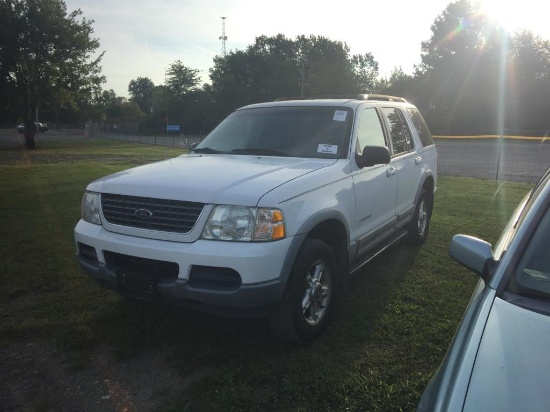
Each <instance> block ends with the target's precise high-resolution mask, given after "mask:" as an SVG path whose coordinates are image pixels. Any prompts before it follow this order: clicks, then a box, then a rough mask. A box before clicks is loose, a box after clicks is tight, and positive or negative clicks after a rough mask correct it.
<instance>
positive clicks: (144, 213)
mask: <svg viewBox="0 0 550 412" xmlns="http://www.w3.org/2000/svg"><path fill="white" fill-rule="evenodd" d="M134 214H135V215H136V216H137V217H139V218H140V219H150V218H152V217H153V212H151V211H150V210H149V209H137V210H136V211H135V212H134Z"/></svg>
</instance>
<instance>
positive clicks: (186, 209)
mask: <svg viewBox="0 0 550 412" xmlns="http://www.w3.org/2000/svg"><path fill="white" fill-rule="evenodd" d="M101 208H102V210H103V216H104V217H105V219H106V220H107V222H109V223H112V224H115V225H121V226H128V227H135V228H139V229H149V230H158V231H162V232H173V233H188V232H190V231H191V229H193V227H194V226H195V223H196V222H197V219H198V218H199V216H200V214H201V212H202V209H203V208H204V204H202V203H196V202H183V201H180V200H167V199H154V198H151V197H138V196H125V195H114V194H110V193H103V194H102V195H101Z"/></svg>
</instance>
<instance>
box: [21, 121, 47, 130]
mask: <svg viewBox="0 0 550 412" xmlns="http://www.w3.org/2000/svg"><path fill="white" fill-rule="evenodd" d="M34 127H35V131H36V132H39V133H44V132H46V131H47V130H48V124H47V123H40V122H35V123H34ZM16 129H17V132H18V133H25V124H24V123H19V124H18V125H17V126H16Z"/></svg>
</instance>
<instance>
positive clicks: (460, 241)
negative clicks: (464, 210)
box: [449, 235, 496, 282]
mask: <svg viewBox="0 0 550 412" xmlns="http://www.w3.org/2000/svg"><path fill="white" fill-rule="evenodd" d="M449 255H450V256H451V258H453V259H454V260H456V261H457V262H458V263H460V264H461V265H463V266H465V267H467V268H468V269H470V270H472V271H474V272H475V273H477V274H478V275H479V276H481V278H482V279H483V280H484V281H485V282H487V281H488V280H489V278H490V277H491V276H492V274H493V271H494V269H495V266H496V261H495V260H494V259H493V250H492V247H491V244H490V243H488V242H486V241H484V240H481V239H478V238H475V237H472V236H466V235H455V236H453V239H452V240H451V245H450V247H449Z"/></svg>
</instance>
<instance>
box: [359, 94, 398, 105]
mask: <svg viewBox="0 0 550 412" xmlns="http://www.w3.org/2000/svg"><path fill="white" fill-rule="evenodd" d="M357 99H358V100H381V101H385V102H401V103H407V100H405V99H404V98H402V97H397V96H388V95H386V94H360V95H359V96H357Z"/></svg>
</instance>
